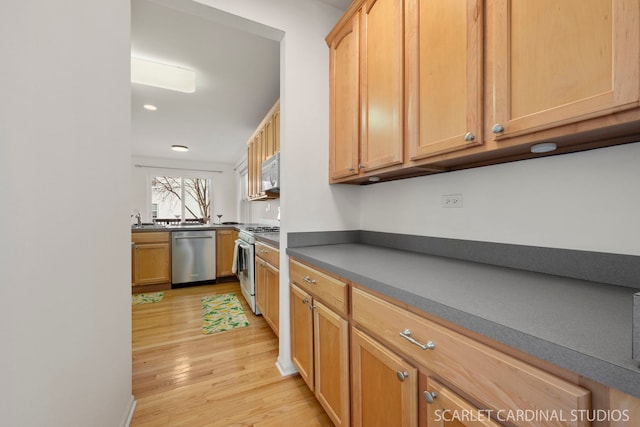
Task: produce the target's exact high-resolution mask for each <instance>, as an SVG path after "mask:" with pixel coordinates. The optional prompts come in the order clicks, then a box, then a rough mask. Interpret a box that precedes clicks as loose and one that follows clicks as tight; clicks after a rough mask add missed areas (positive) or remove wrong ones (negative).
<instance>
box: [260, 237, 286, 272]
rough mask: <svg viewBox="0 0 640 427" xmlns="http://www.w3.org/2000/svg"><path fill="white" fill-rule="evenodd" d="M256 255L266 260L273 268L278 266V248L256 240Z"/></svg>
mask: <svg viewBox="0 0 640 427" xmlns="http://www.w3.org/2000/svg"><path fill="white" fill-rule="evenodd" d="M256 256H259V257H260V258H262V259H263V260H265V261H267V262H268V263H269V264H271V265H272V266H274V267H275V268H280V251H279V250H278V249H276V248H274V247H272V246H268V245H265V244H264V243H260V242H256Z"/></svg>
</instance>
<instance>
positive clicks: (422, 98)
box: [405, 0, 483, 160]
mask: <svg viewBox="0 0 640 427" xmlns="http://www.w3.org/2000/svg"><path fill="white" fill-rule="evenodd" d="M482 16H483V4H482V2H481V1H480V0H466V1H448V0H406V9H405V26H406V29H405V34H406V57H407V62H406V64H407V74H406V75H407V82H406V84H407V91H406V96H407V106H408V108H407V132H408V133H407V135H406V137H407V140H408V146H409V158H410V159H411V160H418V159H422V158H425V157H429V156H433V155H436V154H441V153H446V152H450V151H455V150H460V149H462V148H466V147H470V146H473V145H479V144H482V137H483V136H482V130H483V125H482V114H481V112H482V99H483V98H482V89H483V85H482V76H483V73H482V64H483V62H482V52H483V49H482V41H483V32H482V31H483V22H482V21H483V20H482Z"/></svg>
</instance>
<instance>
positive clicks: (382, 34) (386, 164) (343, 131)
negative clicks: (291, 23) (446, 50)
mask: <svg viewBox="0 0 640 427" xmlns="http://www.w3.org/2000/svg"><path fill="white" fill-rule="evenodd" d="M403 4H404V1H403V0H367V1H365V2H364V3H363V4H362V7H361V8H360V9H359V10H358V11H357V13H355V14H353V15H352V16H351V17H350V18H349V19H348V20H347V21H346V22H345V23H344V24H343V25H341V26H340V27H337V28H336V29H335V30H334V31H333V32H332V33H331V34H330V35H329V36H328V37H327V43H328V44H329V47H330V50H329V51H330V67H331V73H330V74H331V77H330V98H331V100H330V102H331V112H330V122H331V124H330V127H331V130H330V155H329V158H330V161H329V176H330V179H331V180H332V181H333V182H338V181H340V180H344V178H348V177H353V176H362V175H365V176H368V175H370V173H371V172H373V171H379V170H393V169H395V167H398V166H399V165H402V163H403V158H404V140H403V135H404V124H403V123H404V122H403V117H404V116H403V112H404V94H403V91H404V86H403V82H404V74H403V73H404V66H403V58H404V50H403V46H404V33H403V31H404V30H403V19H404V18H403ZM394 166H395V167H394Z"/></svg>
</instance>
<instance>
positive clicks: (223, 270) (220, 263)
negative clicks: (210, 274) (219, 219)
mask: <svg viewBox="0 0 640 427" xmlns="http://www.w3.org/2000/svg"><path fill="white" fill-rule="evenodd" d="M237 238H238V232H237V231H236V230H216V277H226V276H233V271H232V267H233V265H232V264H233V250H234V246H235V242H236V239H237Z"/></svg>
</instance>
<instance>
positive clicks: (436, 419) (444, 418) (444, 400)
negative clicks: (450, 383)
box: [418, 375, 500, 427]
mask: <svg viewBox="0 0 640 427" xmlns="http://www.w3.org/2000/svg"><path fill="white" fill-rule="evenodd" d="M419 382H420V387H419V390H420V396H419V397H418V399H419V401H420V413H419V422H420V424H419V425H420V427H447V426H458V427H465V426H469V427H500V424H498V423H496V422H495V421H492V420H491V417H490V415H491V413H490V412H489V411H483V410H481V409H479V408H477V407H475V406H474V405H472V404H471V403H469V402H467V401H466V400H464V399H463V398H462V397H460V396H459V395H458V394H456V393H455V392H453V391H452V390H450V389H448V388H447V387H445V386H443V385H442V384H440V383H439V382H438V381H436V380H434V379H433V378H430V377H428V376H426V375H420V379H419Z"/></svg>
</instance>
